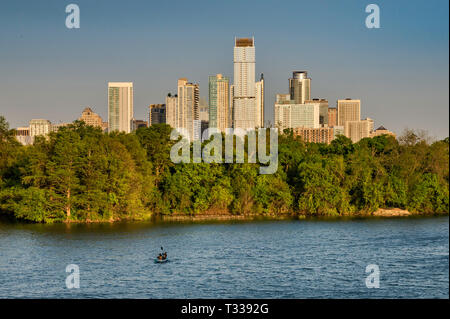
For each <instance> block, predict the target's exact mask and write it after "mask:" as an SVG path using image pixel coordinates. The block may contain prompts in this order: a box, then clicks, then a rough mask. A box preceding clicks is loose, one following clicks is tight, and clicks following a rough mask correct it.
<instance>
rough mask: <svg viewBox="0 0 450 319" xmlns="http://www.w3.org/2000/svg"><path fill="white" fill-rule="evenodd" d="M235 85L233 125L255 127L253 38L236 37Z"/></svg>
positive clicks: (245, 127)
mask: <svg viewBox="0 0 450 319" xmlns="http://www.w3.org/2000/svg"><path fill="white" fill-rule="evenodd" d="M233 85H234V87H233V103H232V106H233V123H232V124H233V127H234V128H243V129H247V128H255V127H256V126H258V123H257V115H256V114H257V110H256V101H255V90H256V85H255V43H254V39H253V38H235V44H234V83H233ZM210 124H211V123H210Z"/></svg>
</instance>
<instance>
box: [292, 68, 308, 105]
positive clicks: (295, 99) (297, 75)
mask: <svg viewBox="0 0 450 319" xmlns="http://www.w3.org/2000/svg"><path fill="white" fill-rule="evenodd" d="M289 93H290V98H291V100H292V103H294V104H304V103H305V101H306V100H310V99H311V79H309V78H308V73H307V72H306V71H294V72H292V78H290V79H289Z"/></svg>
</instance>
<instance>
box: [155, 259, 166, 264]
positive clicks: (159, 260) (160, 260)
mask: <svg viewBox="0 0 450 319" xmlns="http://www.w3.org/2000/svg"><path fill="white" fill-rule="evenodd" d="M168 261H169V259H167V258H166V259H158V258H155V263H157V264H163V263H165V262H168Z"/></svg>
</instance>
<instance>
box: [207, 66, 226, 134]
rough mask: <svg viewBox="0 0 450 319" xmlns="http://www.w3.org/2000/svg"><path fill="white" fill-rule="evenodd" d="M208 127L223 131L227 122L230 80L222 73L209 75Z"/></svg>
mask: <svg viewBox="0 0 450 319" xmlns="http://www.w3.org/2000/svg"><path fill="white" fill-rule="evenodd" d="M208 82H209V127H215V128H218V129H219V130H220V131H221V132H225V129H226V128H229V127H231V126H230V123H229V121H228V120H229V118H230V116H229V112H230V111H229V108H230V107H229V101H230V95H229V90H230V80H229V79H228V78H227V77H224V76H222V74H217V75H215V76H210V77H209V81H208Z"/></svg>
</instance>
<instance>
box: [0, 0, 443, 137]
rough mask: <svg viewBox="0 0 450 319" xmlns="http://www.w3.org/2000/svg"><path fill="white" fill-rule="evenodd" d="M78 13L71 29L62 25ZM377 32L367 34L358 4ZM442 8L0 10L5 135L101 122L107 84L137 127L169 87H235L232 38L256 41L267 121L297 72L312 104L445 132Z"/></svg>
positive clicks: (113, 4) (280, 4) (95, 5)
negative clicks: (342, 105) (227, 82)
mask: <svg viewBox="0 0 450 319" xmlns="http://www.w3.org/2000/svg"><path fill="white" fill-rule="evenodd" d="M70 3H76V4H78V5H79V7H80V11H81V28H80V29H71V30H70V29H67V28H66V27H65V19H66V13H65V7H66V5H68V4H70ZM370 3H376V4H378V5H379V7H380V10H381V29H367V28H366V27H365V23H364V21H365V18H366V16H367V13H365V7H366V5H368V4H370ZM448 12H449V7H448V1H447V0H433V1H403V0H402V1H399V0H396V1H378V0H376V1H375V0H368V1H350V0H348V1H347V0H342V1H335V0H329V1H304V0H294V1H282V0H281V1H263V0H255V1H247V0H239V1H234V0H227V1H214V0H205V1H197V0H196V1H148V0H147V1H135V0H130V1H114V0H108V1H107V0H96V1H75V0H68V1H62V0H58V1H56V0H46V1H21V0H17V1H3V2H2V4H1V7H0V114H2V115H4V116H5V117H6V118H7V120H8V121H9V122H10V124H11V126H12V127H16V126H21V125H27V123H28V121H29V120H30V119H32V118H47V119H49V120H51V121H52V122H53V123H58V122H60V121H62V122H67V121H72V120H74V119H76V118H77V117H78V116H79V115H80V113H81V111H82V109H83V107H85V106H91V107H92V108H93V109H94V111H95V112H97V113H99V114H100V115H101V116H102V117H103V118H104V119H105V120H106V118H107V82H108V81H133V82H134V88H135V96H134V98H135V99H134V102H135V103H134V107H135V117H136V118H138V119H145V118H146V117H147V106H148V105H149V104H152V103H163V102H164V97H165V96H166V94H167V93H168V92H174V91H175V90H176V83H177V79H178V78H179V77H187V78H188V79H189V80H190V81H193V82H198V83H199V84H200V95H201V96H203V97H206V98H207V96H208V91H207V85H208V83H207V81H208V75H213V74H216V73H222V74H224V75H226V76H229V77H231V78H232V77H233V41H234V37H235V36H254V37H255V45H256V71H257V74H258V76H257V77H259V73H264V78H265V80H266V99H265V101H266V110H265V114H266V118H267V119H269V120H271V121H273V103H274V100H275V94H276V93H287V90H288V78H289V77H290V76H291V72H292V71H293V70H297V69H301V70H307V71H308V72H309V75H310V77H311V78H312V84H311V87H312V89H311V91H312V95H313V97H317V98H326V99H328V100H329V101H330V105H331V106H334V105H335V104H336V100H337V99H338V98H346V97H352V98H359V99H361V100H362V117H366V116H368V117H371V118H373V119H374V120H375V126H379V125H384V126H385V127H386V128H388V129H391V130H393V131H395V132H397V133H401V132H402V131H403V129H404V128H406V127H409V128H415V129H425V130H428V132H429V133H430V135H432V136H435V137H437V138H442V137H445V136H448V135H449V134H448V131H449V122H448V121H449V119H448V117H449V91H448V85H449V72H448V70H449V60H448V57H449V34H448V30H449V29H448V27H449V17H448Z"/></svg>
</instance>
